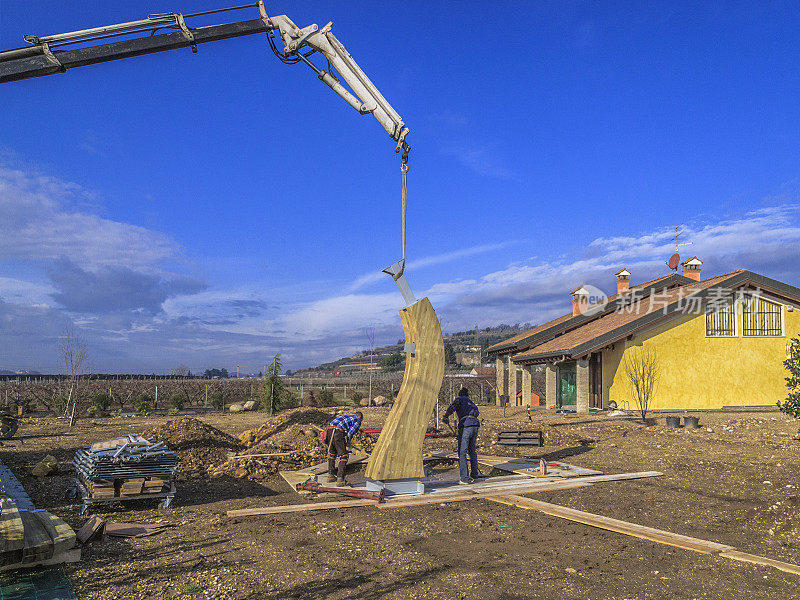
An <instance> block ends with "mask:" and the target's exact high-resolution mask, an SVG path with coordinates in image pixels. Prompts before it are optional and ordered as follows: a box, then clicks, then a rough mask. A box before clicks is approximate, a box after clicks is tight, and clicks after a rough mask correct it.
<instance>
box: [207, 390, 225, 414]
mask: <svg viewBox="0 0 800 600" xmlns="http://www.w3.org/2000/svg"><path fill="white" fill-rule="evenodd" d="M208 403H209V404H210V405H211V407H212V408H216V409H217V410H222V409H223V408H225V396H223V395H222V392H221V391H220V390H214V391H213V392H211V393H210V394H209V395H208Z"/></svg>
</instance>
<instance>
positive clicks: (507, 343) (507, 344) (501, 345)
mask: <svg viewBox="0 0 800 600" xmlns="http://www.w3.org/2000/svg"><path fill="white" fill-rule="evenodd" d="M675 275H676V273H669V274H667V275H662V276H661V277H656V278H655V279H651V280H650V281H645V282H644V283H640V284H638V285H635V286H632V287H631V288H630V289H629V290H627V291H626V292H625V293H624V294H619V293H616V294H612V295H611V296H609V297H608V299H607V300H606V302H607V303H611V302H614V301H615V300H617V299H619V297H620V295H625V294H630V293H632V292H635V291H636V290H641V289H642V288H646V287H650V286H654V285H658V284H659V283H661V282H662V281H664V280H666V279H668V278H670V277H674V276H675ZM578 289H580V288H578ZM592 306H593V305H590V306H589V307H588V309H591V307H592ZM582 318H584V317H583V315H573V314H572V313H571V312H570V313H567V314H565V315H562V316H560V317H557V318H555V319H553V320H551V321H547V323H542V324H541V325H537V326H536V327H533V328H531V329H528V330H526V331H523V332H522V333H519V334H517V335H515V336H513V337H510V338H508V339H507V340H504V341H502V342H498V343H496V344H493V345H492V346H489V348H488V349H487V352H489V353H492V352H495V351H498V350H504V349H508V350H514V348H513V346H514V345H515V344H516V343H517V342H521V341H522V340H524V339H526V338H529V337H531V336H535V335H536V334H537V333H540V332H542V331H545V330H547V329H550V328H551V327H554V326H556V325H560V324H562V323H563V324H566V323H567V322H568V321H570V320H571V319H575V320H576V321H577V320H578V319H582Z"/></svg>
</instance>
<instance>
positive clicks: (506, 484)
mask: <svg viewBox="0 0 800 600" xmlns="http://www.w3.org/2000/svg"><path fill="white" fill-rule="evenodd" d="M660 475H663V473H661V472H660V471H642V472H638V473H616V474H612V475H591V476H589V477H581V478H580V479H572V480H569V481H558V480H555V481H542V480H533V479H529V478H527V477H524V476H517V477H513V478H512V477H503V478H498V479H502V481H497V482H492V481H491V480H489V481H486V482H483V483H475V484H472V485H469V486H458V485H454V486H453V487H452V488H451V489H448V490H442V491H436V492H431V493H428V494H422V495H410V496H395V497H390V498H388V499H387V500H386V502H383V503H380V504H378V503H377V502H375V501H374V500H344V501H338V502H317V503H313V504H290V505H285V506H265V507H262V508H245V509H239V510H229V511H228V512H227V515H228V516H229V517H245V516H251V515H271V514H280V513H288V512H305V511H315V510H330V509H334V508H350V507H356V506H370V505H375V506H377V507H378V508H402V507H404V506H420V505H424V504H438V503H441V502H457V501H460V500H471V499H475V498H488V497H491V496H507V495H509V494H514V493H526V494H527V493H530V492H547V491H555V490H568V489H574V488H579V487H584V486H587V485H591V484H593V483H597V482H601V481H622V480H626V479H640V478H644V477H658V476H660ZM492 479H494V478H492Z"/></svg>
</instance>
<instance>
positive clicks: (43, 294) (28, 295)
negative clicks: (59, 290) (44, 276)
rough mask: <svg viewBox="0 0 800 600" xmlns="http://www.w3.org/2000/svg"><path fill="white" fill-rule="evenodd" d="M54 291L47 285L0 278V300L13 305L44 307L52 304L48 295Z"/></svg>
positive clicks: (11, 278)
mask: <svg viewBox="0 0 800 600" xmlns="http://www.w3.org/2000/svg"><path fill="white" fill-rule="evenodd" d="M55 291H56V290H55V288H54V287H53V286H51V285H48V284H44V283H34V282H31V281H24V280H22V279H15V278H13V277H0V299H3V300H5V301H6V302H10V303H13V304H29V305H32V306H42V307H46V306H48V305H49V304H52V298H50V294H52V293H53V292H55Z"/></svg>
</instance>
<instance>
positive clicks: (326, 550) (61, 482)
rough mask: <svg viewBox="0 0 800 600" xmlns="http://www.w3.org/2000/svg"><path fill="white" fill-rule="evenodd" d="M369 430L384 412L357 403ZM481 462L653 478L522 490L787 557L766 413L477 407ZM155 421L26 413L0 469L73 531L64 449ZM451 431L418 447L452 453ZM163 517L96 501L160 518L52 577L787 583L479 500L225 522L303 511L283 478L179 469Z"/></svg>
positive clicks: (390, 591)
mask: <svg viewBox="0 0 800 600" xmlns="http://www.w3.org/2000/svg"><path fill="white" fill-rule="evenodd" d="M363 412H364V413H365V421H366V423H365V425H366V426H367V427H376V426H380V424H381V423H382V422H383V419H384V418H385V416H386V414H387V413H388V409H386V408H369V409H363ZM481 416H482V417H483V418H484V419H485V422H484V427H483V428H482V432H481V441H480V446H481V447H480V450H481V451H482V452H487V453H493V454H502V455H518V456H529V457H539V456H544V457H545V458H547V459H552V460H563V461H565V462H568V463H571V464H575V465H580V466H584V467H590V468H594V469H598V470H601V471H603V472H605V473H614V472H628V471H649V470H658V471H663V472H664V473H665V475H664V476H663V477H657V478H650V479H644V480H636V481H617V482H606V483H598V484H596V485H593V486H591V487H585V488H579V489H572V490H562V491H560V492H549V493H544V494H543V493H539V494H531V497H534V498H537V499H540V500H544V501H548V502H554V503H557V504H561V505H564V506H569V507H573V508H578V509H582V510H587V511H590V512H594V513H598V514H602V515H606V516H610V517H616V518H619V519H624V520H628V521H632V522H635V523H640V524H643V525H649V526H653V527H658V528H662V529H666V530H669V531H672V532H675V533H681V534H685V535H690V536H694V537H699V538H703V539H707V540H713V541H716V542H720V543H724V544H729V545H732V546H735V547H736V548H737V549H739V550H741V551H744V552H750V553H753V554H759V555H762V556H767V557H770V558H774V559H779V560H783V561H787V562H791V563H795V564H800V501H799V500H798V498H799V497H800V489H798V486H800V477H798V474H799V473H800V441H798V440H797V439H795V434H796V433H797V430H798V425H799V424H800V423H798V422H797V421H793V420H791V419H789V418H788V417H786V416H784V415H781V414H780V413H771V412H768V413H697V415H696V416H699V417H700V423H701V426H702V428H701V429H700V430H695V431H691V430H687V429H678V430H671V429H667V428H666V427H665V424H664V415H653V417H654V419H655V424H650V425H645V424H643V423H641V422H640V421H638V420H637V419H635V418H633V417H609V416H607V414H605V413H599V414H593V415H589V416H586V417H582V418H565V417H563V416H560V415H555V414H552V413H548V412H545V411H536V412H535V413H534V416H533V420H534V422H533V423H529V422H528V418H527V416H526V415H525V413H524V411H521V410H516V411H513V410H509V411H508V413H507V415H506V416H505V417H504V416H503V411H502V409H498V408H496V407H482V408H481ZM197 418H199V419H200V420H202V421H203V422H205V423H206V424H208V425H211V426H213V427H216V428H218V429H220V430H222V431H224V432H225V433H228V434H230V435H231V436H234V437H236V436H238V435H239V434H241V433H242V432H243V431H245V430H248V429H252V428H257V427H259V426H260V425H262V424H263V423H264V422H265V421H266V415H265V414H264V413H240V414H232V415H228V414H218V413H217V414H204V415H200V416H198V417H197ZM167 420H168V418H166V417H136V418H120V417H116V418H113V417H112V418H99V419H93V420H89V419H85V420H80V421H78V423H77V424H76V426H75V427H73V428H70V427H69V426H68V424H67V423H66V422H64V421H63V420H61V419H55V418H49V417H48V418H36V417H30V418H26V419H25V420H24V421H23V423H22V425H21V426H20V430H19V433H18V434H17V438H16V439H14V440H10V441H4V442H3V443H2V445H1V446H0V460H2V461H3V462H4V463H5V464H7V465H8V466H9V467H10V468H11V469H12V470H13V471H14V472H15V474H16V475H17V476H18V477H19V478H20V480H21V481H22V483H23V485H24V486H25V488H26V490H27V491H28V493H29V494H30V496H31V498H32V499H33V501H34V503H35V504H36V505H37V507H39V508H45V509H47V510H50V511H51V512H53V513H55V514H57V515H58V516H60V517H62V518H63V519H65V520H66V521H67V522H68V523H69V524H70V525H72V526H73V527H75V528H78V527H80V526H81V525H82V524H83V523H84V522H85V521H86V517H80V516H78V511H77V506H76V505H75V504H74V503H73V501H70V500H66V499H65V498H64V492H65V490H66V489H67V488H68V486H69V482H70V479H71V472H70V467H69V463H70V460H71V458H72V454H73V453H74V451H75V450H76V449H77V448H78V447H80V446H83V445H86V444H89V443H91V442H94V441H98V440H102V439H108V438H111V437H115V436H117V435H120V434H123V433H140V432H143V431H145V430H152V429H153V428H156V427H158V426H160V425H162V424H164V423H165V422H166V421H167ZM530 426H533V427H537V428H538V427H541V428H542V429H543V431H544V435H545V447H544V448H528V449H523V450H521V451H516V450H515V449H513V448H509V447H499V446H496V445H493V444H492V441H493V440H494V439H495V438H496V432H497V431H498V430H501V429H504V428H512V429H521V428H527V427H530ZM453 446H454V440H453V439H452V438H441V439H434V440H427V441H426V448H427V449H430V450H442V449H453ZM47 454H53V455H54V456H55V457H56V458H57V459H58V460H59V461H60V463H61V467H62V473H61V474H59V475H54V476H48V477H45V478H43V479H37V478H36V477H33V476H32V475H31V474H30V471H31V468H32V467H33V466H34V465H35V464H36V463H37V462H38V461H39V460H41V459H42V458H43V457H44V456H45V455H47ZM182 479H183V480H182V481H180V482H179V490H178V496H177V498H176V503H175V506H174V508H171V509H167V510H156V508H155V506H154V505H155V502H152V501H151V502H141V503H126V504H117V505H115V506H113V507H110V508H105V507H104V508H95V509H93V513H94V514H100V515H102V516H104V517H105V518H107V519H109V520H117V521H134V522H141V523H156V522H159V523H167V524H169V525H171V527H169V528H167V529H166V530H165V531H164V532H163V533H160V534H158V535H155V536H152V537H146V538H138V539H117V538H106V540H105V541H103V542H100V543H94V544H91V545H88V546H86V547H85V548H84V549H83V558H82V560H81V562H79V563H76V564H72V565H68V566H67V567H66V568H67V572H68V574H69V576H70V578H71V580H72V582H73V584H74V586H75V590H76V592H77V594H78V597H79V598H81V599H86V600H88V599H111V598H126V599H128V598H129V599H141V598H226V599H227V598H230V599H237V600H238V599H245V598H247V599H263V598H275V599H290V598H291V599H302V600H311V599H316V598H329V599H331V600H345V599H347V600H355V599H359V598H365V599H379V598H397V599H401V598H402V599H409V598H426V599H438V598H442V599H445V598H446V599H451V598H455V599H483V598H492V599H499V600H504V599H516V598H553V599H565V600H566V599H570V600H572V599H597V600H600V599H603V600H605V599H613V600H623V599H627V600H634V599H635V600H643V599H649V598H653V599H661V598H671V599H686V600H692V599H701V598H702V599H706V598H713V599H717V598H718V599H720V600H723V599H724V600H733V599H738V598H742V599H745V598H746V599H748V600H749V599H753V598H759V599H762V598H763V599H770V598H775V599H781V600H785V599H790V598H800V592H798V590H799V589H800V576H795V575H791V574H788V573H784V572H781V571H778V570H775V569H772V568H768V567H760V566H757V565H752V564H748V563H742V562H737V561H733V560H730V559H726V558H722V557H719V556H709V555H703V554H698V553H695V552H690V551H686V550H682V549H679V548H673V547H671V546H665V545H661V544H656V543H653V542H648V541H646V540H640V539H638V538H633V537H629V536H624V535H620V534H616V533H613V532H609V531H604V530H600V529H595V528H592V527H588V526H585V525H581V524H578V523H573V522H570V521H565V520H562V519H558V518H555V517H550V516H547V515H544V514H541V513H538V512H535V511H530V510H523V509H519V508H514V507H511V506H506V505H501V504H498V503H495V502H492V501H489V500H469V501H464V502H453V503H449V504H442V505H438V504H437V505H432V506H422V507H412V508H397V509H387V510H377V509H374V508H372V507H364V508H353V509H336V510H330V511H324V512H318V513H305V514H304V513H292V514H285V515H275V516H262V517H247V518H239V519H228V518H227V517H226V516H225V511H227V510H230V509H234V508H251V507H258V506H268V505H281V504H297V503H302V502H309V501H314V500H313V499H309V498H305V497H303V498H301V497H300V496H299V495H298V494H296V493H295V492H293V491H292V490H291V489H290V488H289V486H288V485H287V484H286V483H285V482H284V481H283V479H281V478H279V477H277V476H271V477H270V478H268V479H264V480H261V481H253V480H251V479H235V478H231V477H221V478H209V477H208V476H207V475H206V474H205V473H203V472H202V471H200V472H197V471H194V472H189V473H187V474H185V475H184V476H182Z"/></svg>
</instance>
